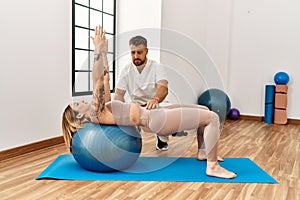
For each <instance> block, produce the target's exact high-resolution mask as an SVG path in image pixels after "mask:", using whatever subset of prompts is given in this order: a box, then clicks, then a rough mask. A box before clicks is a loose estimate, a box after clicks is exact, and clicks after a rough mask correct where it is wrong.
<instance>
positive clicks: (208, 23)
mask: <svg viewBox="0 0 300 200" xmlns="http://www.w3.org/2000/svg"><path fill="white" fill-rule="evenodd" d="M298 8H300V2H299V1H296V0H289V1H284V0H276V1H273V0H267V1H263V2H262V1H259V0H256V1H253V0H243V1H235V0H224V1H217V0H187V1H181V0H164V1H162V28H163V29H171V30H175V31H178V32H180V33H181V34H183V35H186V36H187V38H189V39H190V40H192V41H195V43H197V44H199V45H203V46H204V48H205V49H206V50H207V51H208V54H209V55H210V56H211V57H212V59H213V61H214V62H215V64H216V65H217V70H218V71H219V72H220V74H221V76H222V81H223V85H224V90H225V91H226V92H227V93H228V95H229V96H230V98H231V103H232V106H233V107H238V108H239V110H240V111H241V113H242V114H244V115H254V116H263V115H264V87H265V85H266V84H270V83H271V84H274V81H273V77H274V75H275V73H276V72H277V71H280V70H284V71H286V72H288V73H289V75H290V79H291V80H290V82H289V93H288V108H287V111H288V118H293V119H300V107H299V106H296V104H297V102H298V101H297V100H298V99H299V92H298V91H297V89H296V88H299V86H300V80H299V74H300V68H299V65H300V60H299V59H298V58H297V56H298V55H300V45H299V43H300V38H299V37H298V36H299V32H300V14H299V12H298V11H297V10H298ZM175 16H176V17H175ZM165 39H166V38H164V36H163V35H162V38H161V41H162V44H163V42H164V40H165ZM174 42H177V43H179V42H180V41H175V40H174ZM163 45H164V44H163ZM163 45H162V46H163ZM181 45H184V43H182V44H181ZM191 54H194V52H193V51H192V50H191ZM198 55H200V56H202V55H201V54H198ZM195 56H197V54H195ZM161 61H162V62H164V63H168V64H169V65H171V66H172V67H174V68H175V70H177V71H179V72H182V74H188V73H187V72H185V70H186V68H187V67H189V64H187V63H186V61H182V60H180V59H179V60H178V59H177V60H176V59H174V56H170V55H169V54H165V53H162V54H161ZM178 63H179V64H178ZM190 74H191V75H192V74H193V72H191V73H190ZM191 75H186V76H187V77H185V78H186V79H190V80H189V82H191V86H190V87H191V88H188V89H190V91H189V92H187V88H186V87H185V85H184V86H183V87H180V85H179V84H175V85H174V86H175V88H174V89H173V90H176V91H178V94H179V95H178V96H179V97H180V98H184V100H183V101H185V102H190V103H194V102H195V101H196V100H197V96H198V95H200V93H201V91H203V90H204V89H205V87H206V86H207V85H205V83H206V82H205V80H203V79H205V77H204V78H203V77H201V76H200V77H199V76H198V77H194V74H193V75H192V76H191ZM201 78H202V79H201ZM206 78H207V77H206ZM210 78H211V77H209V78H208V79H210ZM174 81H176V80H175V79H174ZM197 81H198V82H197ZM177 82H178V80H177ZM180 91H184V92H180Z"/></svg>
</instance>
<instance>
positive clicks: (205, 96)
mask: <svg viewBox="0 0 300 200" xmlns="http://www.w3.org/2000/svg"><path fill="white" fill-rule="evenodd" d="M198 104H199V105H204V106H206V107H208V108H209V109H210V110H211V111H214V112H215V113H217V114H218V115H219V118H220V121H221V122H224V121H225V118H226V115H227V114H228V112H229V110H230V107H231V102H230V99H229V97H228V96H227V94H226V93H225V92H223V91H222V90H220V89H216V88H212V89H208V90H206V91H204V92H203V93H202V94H201V95H200V96H199V98H198Z"/></svg>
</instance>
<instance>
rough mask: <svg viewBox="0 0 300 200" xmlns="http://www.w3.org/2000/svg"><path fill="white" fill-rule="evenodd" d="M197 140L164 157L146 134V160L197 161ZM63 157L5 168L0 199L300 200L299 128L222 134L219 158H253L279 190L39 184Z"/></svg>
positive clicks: (37, 157)
mask: <svg viewBox="0 0 300 200" xmlns="http://www.w3.org/2000/svg"><path fill="white" fill-rule="evenodd" d="M194 136H195V134H194V133H193V132H190V134H189V136H187V137H175V138H172V137H171V139H172V140H171V141H170V143H169V144H170V149H169V150H168V151H167V152H163V153H162V152H159V151H156V150H155V147H154V144H155V142H154V140H153V138H154V137H153V136H152V135H151V136H149V135H148V134H145V136H144V137H145V139H144V146H143V152H142V154H143V155H154V156H165V155H169V156H174V155H175V156H178V155H180V156H184V157H195V156H196V149H197V146H196V143H195V141H193V139H194ZM178 143H179V144H178ZM186 144H188V145H186ZM187 147H190V148H187ZM64 153H67V152H66V149H65V146H64V145H56V146H53V147H51V148H47V149H43V150H39V151H36V152H33V153H30V154H26V155H22V156H20V157H16V158H13V159H9V160H5V161H2V162H0V199H13V200H16V199H22V200H24V199H25V200H27V199H30V200H32V199H47V200H48V199H85V200H86V199H158V200H162V199H176V200H177V199H184V200H185V199H209V200H210V199H222V200H224V199H243V200H244V199H264V200H268V199H272V200H273V199H280V200H283V199H288V200H297V199H298V200H300V126H299V125H291V124H289V125H273V124H272V125H268V124H265V123H263V122H259V121H250V120H239V121H227V122H226V124H225V126H224V129H223V131H222V134H221V140H220V152H219V154H220V155H222V156H224V157H249V158H250V159H252V160H253V161H254V162H255V163H256V164H258V165H259V166H260V167H261V168H262V169H264V170H265V171H266V172H267V173H269V174H270V175H271V176H272V177H273V178H275V179H276V180H278V181H279V184H236V183H194V182H190V183H181V182H121V181H120V182H118V181H61V180H39V181H37V180H35V177H37V176H38V175H39V174H40V173H41V172H42V171H43V170H44V169H45V168H46V167H47V166H48V165H49V164H50V163H51V162H52V161H53V160H54V159H55V158H56V157H57V156H58V155H60V154H64ZM199 173H204V171H203V172H201V171H199Z"/></svg>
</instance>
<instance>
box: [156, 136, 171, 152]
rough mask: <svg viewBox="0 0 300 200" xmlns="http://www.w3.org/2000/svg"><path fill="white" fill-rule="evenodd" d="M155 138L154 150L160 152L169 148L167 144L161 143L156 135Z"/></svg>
mask: <svg viewBox="0 0 300 200" xmlns="http://www.w3.org/2000/svg"><path fill="white" fill-rule="evenodd" d="M155 138H156V149H157V150H160V151H166V150H168V148H169V145H168V143H166V142H163V141H161V140H160V139H159V137H158V136H157V135H155Z"/></svg>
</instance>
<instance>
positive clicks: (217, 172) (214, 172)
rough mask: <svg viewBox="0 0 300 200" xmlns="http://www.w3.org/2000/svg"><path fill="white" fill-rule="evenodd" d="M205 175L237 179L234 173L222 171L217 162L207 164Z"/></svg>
mask: <svg viewBox="0 0 300 200" xmlns="http://www.w3.org/2000/svg"><path fill="white" fill-rule="evenodd" d="M206 174H207V175H208V176H214V177H218V178H227V179H230V178H235V177H237V174H236V173H233V172H231V171H228V170H226V169H224V168H223V167H221V166H220V165H219V164H218V162H207V166H206Z"/></svg>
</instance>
